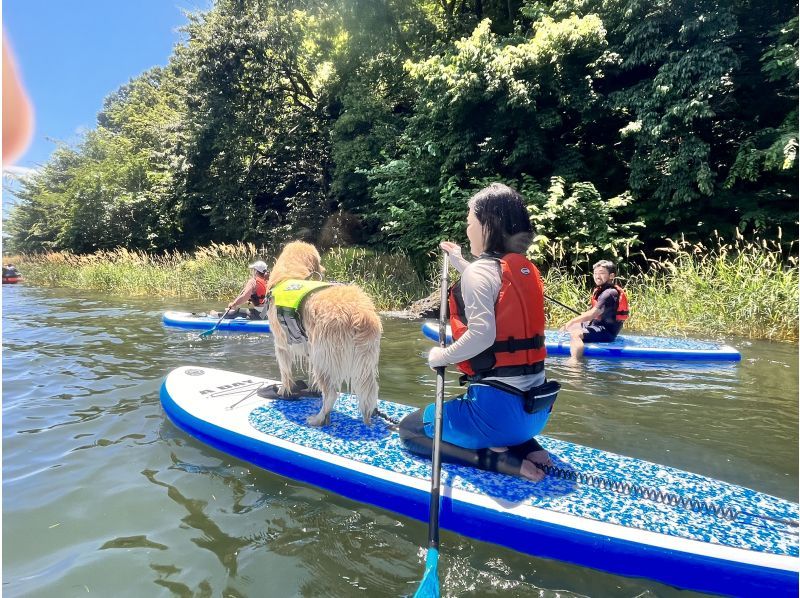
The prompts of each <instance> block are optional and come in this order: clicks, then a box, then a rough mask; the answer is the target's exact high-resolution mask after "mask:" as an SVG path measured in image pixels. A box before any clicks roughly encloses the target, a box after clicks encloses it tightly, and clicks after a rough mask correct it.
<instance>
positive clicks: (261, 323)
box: [161, 311, 269, 333]
mask: <svg viewBox="0 0 800 598" xmlns="http://www.w3.org/2000/svg"><path fill="white" fill-rule="evenodd" d="M161 319H162V321H163V322H164V325H165V326H172V327H173V328H187V329H189V330H210V329H212V328H213V327H214V325H215V324H216V323H217V322H219V318H218V317H216V318H215V317H212V316H209V315H208V314H193V313H189V312H185V311H167V312H164V315H163V316H162V318H161ZM217 330H227V331H228V332H248V333H250V332H269V322H267V321H266V320H248V319H247V318H226V319H224V320H222V321H221V322H219V326H218V327H217Z"/></svg>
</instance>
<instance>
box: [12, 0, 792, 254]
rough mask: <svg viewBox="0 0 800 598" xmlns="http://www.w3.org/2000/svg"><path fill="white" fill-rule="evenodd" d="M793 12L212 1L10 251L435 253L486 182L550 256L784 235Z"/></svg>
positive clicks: (615, 0)
mask: <svg viewBox="0 0 800 598" xmlns="http://www.w3.org/2000/svg"><path fill="white" fill-rule="evenodd" d="M797 8H798V7H797V4H796V3H792V2H789V3H787V2H780V1H778V0H765V1H764V2H759V3H758V4H756V3H755V2H753V1H752V0H734V1H732V2H720V1H719V0H692V1H691V2H690V1H689V0H670V1H669V2H667V1H666V0H655V1H654V0H647V1H645V0H555V1H552V2H550V1H548V2H543V1H538V0H512V1H507V0H503V1H500V0H288V1H287V0H281V1H278V0H216V2H215V3H214V5H213V7H212V8H211V9H210V10H208V11H206V12H197V13H189V14H187V24H186V26H185V27H184V28H183V34H184V38H183V40H182V42H181V43H180V44H178V45H177V46H176V47H175V49H174V52H173V54H172V56H171V57H170V59H169V61H168V63H167V64H166V65H163V66H162V67H154V68H152V69H151V70H149V71H147V72H145V73H142V74H141V75H140V76H138V77H136V78H135V79H133V80H131V81H130V82H129V83H128V84H127V85H124V86H122V87H121V88H120V89H119V90H117V91H116V92H115V93H113V94H111V95H110V96H109V97H108V98H107V100H106V102H105V105H104V107H103V109H102V111H101V112H100V113H99V114H98V117H97V126H96V127H95V129H93V130H91V131H89V132H87V133H86V135H85V137H84V138H83V140H82V141H81V142H80V143H79V144H77V145H76V146H74V147H67V146H60V147H58V149H56V151H55V152H54V153H53V155H52V157H51V158H50V160H49V161H48V162H47V163H46V164H44V165H43V166H42V168H41V169H40V170H39V172H38V174H37V175H36V176H34V177H31V178H29V179H27V180H26V181H24V182H23V184H22V187H21V189H20V190H19V191H18V192H17V196H18V201H17V204H16V206H15V207H14V208H13V209H12V211H11V215H10V218H9V220H8V221H7V222H6V228H5V235H6V249H7V250H14V251H28V252H30V251H42V250H63V249H65V250H71V251H75V252H91V251H95V250H98V249H110V248H114V247H126V248H130V249H144V250H148V251H160V250H167V249H173V248H181V249H191V248H193V247H196V246H201V245H205V244H208V243H211V242H232V241H252V242H255V243H264V244H279V243H281V242H283V241H284V240H286V239H289V238H305V239H308V240H311V241H317V242H321V243H326V242H332V241H331V239H341V238H349V239H350V240H351V242H358V243H361V244H366V245H372V246H376V247H383V248H398V249H403V250H405V251H407V252H409V253H411V254H412V255H415V256H417V257H422V256H424V255H425V254H426V252H428V251H430V250H431V249H432V248H434V247H435V246H436V243H437V241H438V240H439V239H441V238H445V237H448V238H453V239H456V240H463V239H464V225H463V222H464V218H465V201H466V199H467V198H468V197H469V195H470V194H471V193H473V192H474V191H475V190H477V189H478V188H480V187H481V186H483V185H485V184H487V183H488V182H491V181H504V182H506V183H508V184H511V185H514V186H516V187H518V188H519V189H520V190H522V191H523V193H524V194H525V196H526V198H527V200H528V203H529V211H530V213H531V218H532V221H533V222H534V225H535V227H536V230H537V240H536V243H535V244H534V246H533V247H532V248H531V252H532V253H533V254H536V255H538V256H540V258H541V259H544V260H546V259H548V256H551V257H552V256H553V255H555V248H556V247H558V248H559V251H561V252H566V256H567V257H566V259H568V260H570V261H572V262H575V263H584V262H586V261H589V260H591V259H593V258H594V257H597V256H599V255H601V254H602V255H609V254H615V253H619V252H621V251H623V250H628V249H629V248H630V247H631V246H635V245H636V244H637V243H644V244H646V245H647V244H649V245H653V244H658V243H660V242H661V241H662V239H663V238H664V237H669V236H675V235H677V234H681V233H685V234H687V235H688V236H689V238H697V239H699V240H702V239H704V238H705V237H707V236H708V235H710V234H711V233H712V231H714V230H717V231H719V232H720V233H722V234H728V233H731V232H732V231H733V229H734V228H735V227H738V228H739V229H740V230H741V231H743V232H747V231H750V232H756V231H757V232H759V233H760V234H761V235H762V236H776V235H777V231H778V227H784V228H785V229H786V230H785V231H784V239H787V238H788V239H789V240H790V241H791V240H794V239H795V238H796V222H797V201H798V198H797V174H798V163H797V152H798V123H797V119H798V114H797V105H798V92H797V84H798V78H797V72H798V71H797V67H798V42H797V40H798V19H797ZM345 225H346V226H348V227H349V228H350V230H349V231H348V232H349V234H348V235H338V233H336V234H331V229H336V228H337V227H339V228H341V227H343V226H345ZM338 232H342V231H338Z"/></svg>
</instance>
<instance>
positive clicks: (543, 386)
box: [400, 183, 559, 481]
mask: <svg viewBox="0 0 800 598" xmlns="http://www.w3.org/2000/svg"><path fill="white" fill-rule="evenodd" d="M532 236H533V231H532V227H531V222H530V218H529V216H528V212H527V210H526V208H525V202H524V200H523V197H522V196H521V195H520V194H519V193H518V192H517V191H515V190H514V189H511V188H510V187H507V186H506V185H501V184H499V183H494V184H492V185H490V186H489V187H486V188H485V189H483V190H481V191H479V192H478V193H476V194H475V195H474V196H473V197H472V198H471V199H470V200H469V214H468V216H467V237H468V238H469V242H470V252H471V253H472V255H474V256H475V257H477V258H478V259H476V260H475V261H473V262H472V263H470V262H468V261H467V260H465V259H464V258H463V257H462V255H461V248H460V247H459V246H458V245H456V244H455V243H452V242H450V241H444V242H442V243H441V248H442V249H443V250H444V251H446V252H447V253H448V254H449V256H450V259H451V264H452V265H453V267H454V268H455V269H456V270H458V271H459V272H461V280H460V281H459V282H457V283H456V284H454V285H453V286H452V287H451V288H450V291H449V301H448V304H449V312H450V326H451V328H452V332H453V339H454V342H453V344H451V345H450V346H449V347H447V348H445V349H442V348H441V347H435V348H433V349H431V351H430V353H429V354H428V365H429V366H430V367H431V368H436V367H440V366H445V365H448V364H457V367H458V369H459V370H461V372H462V373H463V374H464V376H462V379H464V380H466V381H467V382H469V386H468V387H467V392H466V394H465V395H463V396H460V397H457V398H455V399H451V400H449V401H447V402H445V403H444V409H443V420H442V441H443V442H442V460H443V461H448V462H451V463H458V464H464V465H471V466H473V467H478V468H481V469H487V470H492V471H499V472H501V473H507V474H510V475H516V476H521V477H525V478H528V479H530V480H534V481H538V480H541V479H542V478H543V477H544V475H545V473H544V471H542V469H541V468H540V467H538V466H537V464H538V465H543V466H546V465H551V461H550V456H549V454H548V453H547V451H545V450H544V449H543V448H542V447H541V446H540V445H539V443H538V442H536V440H535V439H534V438H533V437H534V436H535V435H536V434H538V433H540V432H541V431H542V429H543V428H544V426H545V425H546V424H547V421H548V419H549V417H550V411H551V410H552V405H553V402H554V401H555V398H556V395H557V392H558V388H559V385H558V383H557V382H547V381H546V378H545V373H544V359H545V355H546V349H545V346H544V340H545V339H544V291H543V288H542V280H541V277H540V276H539V270H538V269H537V268H536V266H534V265H533V264H532V263H531V262H530V261H528V260H527V259H526V258H525V251H526V250H527V248H528V247H529V245H530V243H531V238H532ZM433 426H434V405H433V404H431V405H428V406H427V407H425V408H423V409H420V410H419V411H417V412H415V413H412V414H410V415H408V416H406V417H405V418H404V419H403V420H402V421H401V422H400V437H401V438H402V440H403V443H404V444H405V446H406V447H407V448H408V449H409V450H411V451H413V452H415V453H418V454H420V455H424V456H426V457H430V455H431V447H432V438H433Z"/></svg>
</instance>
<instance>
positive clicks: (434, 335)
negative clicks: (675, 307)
mask: <svg viewBox="0 0 800 598" xmlns="http://www.w3.org/2000/svg"><path fill="white" fill-rule="evenodd" d="M422 333H423V334H424V335H425V336H426V337H427V338H429V339H431V340H432V341H436V342H437V343H438V342H439V323H438V322H425V323H424V324H423V325H422ZM544 336H545V341H544V346H545V348H546V349H547V354H548V355H551V356H552V355H569V334H567V333H566V332H557V331H555V330H546V331H545V333H544ZM452 342H453V337H452V336H451V334H450V326H448V327H447V344H448V345H449V344H450V343H452ZM583 355H584V357H597V358H600V359H680V360H684V361H741V360H742V355H741V353H739V351H737V350H736V349H735V348H733V347H731V346H730V345H723V344H721V343H715V342H711V341H699V340H694V339H690V338H670V337H666V336H638V335H619V336H618V337H617V338H615V339H614V340H613V341H612V342H610V343H586V344H585V345H584V351H583Z"/></svg>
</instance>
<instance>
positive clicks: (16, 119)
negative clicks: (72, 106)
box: [3, 36, 33, 164]
mask: <svg viewBox="0 0 800 598" xmlns="http://www.w3.org/2000/svg"><path fill="white" fill-rule="evenodd" d="M4 37H5V36H4ZM32 134H33V106H32V105H31V102H30V100H29V99H28V94H27V93H26V91H25V88H24V87H23V85H22V80H21V79H20V78H19V74H18V72H17V66H16V64H15V63H14V56H13V54H12V52H11V49H10V48H9V46H8V44H7V43H6V40H5V39H3V164H11V163H12V162H13V161H14V160H15V159H16V158H18V157H19V156H20V155H22V153H23V152H24V151H25V150H26V149H27V147H28V144H29V143H30V140H31V136H32Z"/></svg>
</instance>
